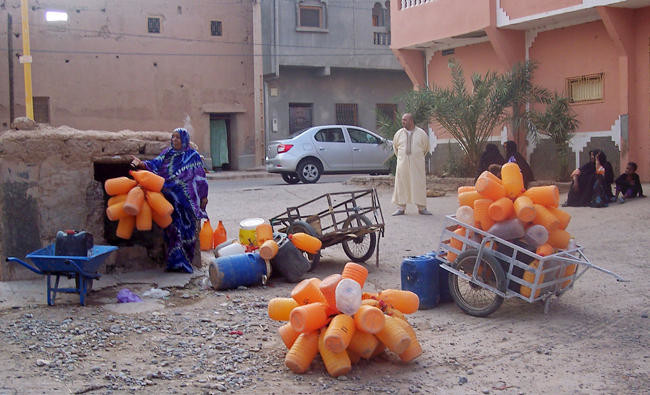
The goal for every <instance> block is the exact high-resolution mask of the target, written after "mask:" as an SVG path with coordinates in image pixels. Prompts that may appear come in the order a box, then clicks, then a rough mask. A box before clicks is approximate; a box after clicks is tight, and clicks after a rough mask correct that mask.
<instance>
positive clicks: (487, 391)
mask: <svg viewBox="0 0 650 395" xmlns="http://www.w3.org/2000/svg"><path fill="white" fill-rule="evenodd" d="M481 392H482V393H484V394H489V393H490V390H489V389H487V388H486V389H484V390H483V391H481Z"/></svg>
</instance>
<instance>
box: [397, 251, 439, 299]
mask: <svg viewBox="0 0 650 395" xmlns="http://www.w3.org/2000/svg"><path fill="white" fill-rule="evenodd" d="M438 271H439V270H438V264H436V263H435V258H434V257H432V256H430V255H420V256H411V257H408V258H406V259H404V260H403V261H402V267H401V274H402V289H403V290H406V291H411V292H413V293H415V294H416V295H417V296H418V297H419V298H420V310H425V309H432V308H434V307H436V306H437V305H438V302H439V300H440V293H439V290H438V288H439V285H438V282H439V281H440V280H439V279H438Z"/></svg>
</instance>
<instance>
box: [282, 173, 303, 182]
mask: <svg viewBox="0 0 650 395" xmlns="http://www.w3.org/2000/svg"><path fill="white" fill-rule="evenodd" d="M282 179H283V180H284V182H286V183H287V184H297V183H299V182H300V178H298V175H297V174H296V173H282Z"/></svg>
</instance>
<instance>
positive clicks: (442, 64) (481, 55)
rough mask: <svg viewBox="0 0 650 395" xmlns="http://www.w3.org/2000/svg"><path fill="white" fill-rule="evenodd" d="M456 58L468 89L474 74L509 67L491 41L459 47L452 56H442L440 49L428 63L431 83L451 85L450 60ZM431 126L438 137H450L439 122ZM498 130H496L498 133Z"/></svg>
mask: <svg viewBox="0 0 650 395" xmlns="http://www.w3.org/2000/svg"><path fill="white" fill-rule="evenodd" d="M452 58H453V59H455V60H456V61H457V62H458V63H459V64H460V65H461V66H462V67H463V74H464V76H465V83H466V87H467V89H471V88H472V78H471V77H472V74H474V73H478V74H481V75H484V74H485V73H486V72H487V71H494V72H497V73H504V72H506V71H507V70H508V68H506V67H504V65H503V63H502V62H501V61H500V60H499V57H498V56H497V54H496V53H495V52H494V49H493V48H492V45H490V43H489V42H485V43H480V44H474V45H469V46H466V47H458V48H456V49H455V53H454V54H453V55H451V56H442V55H441V53H440V51H438V52H436V53H435V54H434V56H433V57H432V58H431V61H430V62H429V64H428V68H429V84H430V86H433V85H437V86H439V87H449V86H451V70H450V69H449V66H448V62H449V60H451V59H452ZM431 128H432V129H433V130H434V131H435V133H436V136H437V137H438V138H450V137H451V135H450V134H449V133H447V132H446V131H445V130H444V129H442V127H441V126H440V125H439V124H438V123H437V122H435V121H434V122H431ZM497 132H498V131H495V133H497Z"/></svg>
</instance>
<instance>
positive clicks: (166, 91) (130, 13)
mask: <svg viewBox="0 0 650 395" xmlns="http://www.w3.org/2000/svg"><path fill="white" fill-rule="evenodd" d="M30 5H31V7H30V9H29V24H30V39H31V48H32V55H33V64H32V78H33V95H34V96H47V97H49V98H50V123H51V124H52V125H55V126H56V125H70V126H73V127H76V128H79V129H100V130H109V131H116V130H122V129H133V130H171V129H172V128H174V127H179V126H183V125H186V126H187V125H188V124H190V125H191V126H192V127H193V129H194V133H193V136H192V139H193V141H195V142H196V143H197V144H198V146H199V148H200V151H201V153H203V154H209V145H210V132H209V113H210V112H214V113H225V114H231V116H232V117H233V118H234V119H235V122H233V125H235V129H234V130H232V136H233V137H234V144H233V147H232V151H233V152H232V155H231V156H232V159H233V163H232V167H234V168H238V167H242V166H244V167H250V166H251V165H255V164H254V163H253V162H255V160H249V158H250V157H251V156H252V157H253V158H254V157H255V155H254V154H255V152H254V150H255V149H256V145H255V144H251V145H249V144H248V143H247V142H248V141H250V140H254V137H255V136H254V134H255V133H256V132H255V127H254V112H255V110H256V106H255V105H254V99H253V78H254V65H253V56H252V54H253V48H252V47H253V45H252V44H253V38H252V31H253V27H252V23H253V20H252V3H251V2H250V1H243V0H242V1H227V2H221V1H211V0H196V1H194V0H193V1H190V0H177V1H169V0H139V1H131V0H114V1H105V0H83V1H80V0H73V1H66V2H60V1H59V2H47V3H45V2H37V1H32V2H30ZM48 10H56V11H66V12H67V13H68V18H69V19H68V21H67V22H57V23H48V22H46V21H45V13H46V11H48ZM8 13H9V14H11V15H12V17H13V31H14V34H13V35H12V40H13V47H14V50H15V53H16V54H17V53H22V43H21V40H22V38H21V37H20V31H21V15H20V1H19V0H7V1H3V2H2V6H1V7H0V32H2V33H3V35H2V36H0V37H2V40H4V42H3V43H1V44H0V47H3V48H6V45H7V44H6V34H4V33H5V32H6V31H7V14H8ZM151 16H156V17H160V18H161V32H160V33H159V34H153V33H148V31H147V17H151ZM211 20H219V21H222V27H223V35H222V36H211V33H210V21H211ZM12 61H13V62H14V84H15V100H16V116H19V115H24V113H25V107H24V88H23V67H22V65H21V64H19V63H18V59H17V57H16V56H12ZM0 64H2V66H0V67H2V69H3V70H6V64H7V52H6V51H2V52H1V53H0ZM0 75H2V76H3V78H0V120H1V121H2V123H4V124H5V127H6V126H7V124H8V122H9V121H10V120H9V109H8V105H9V104H8V103H9V100H8V93H7V92H8V78H7V73H6V72H4V71H3V72H2V73H0ZM259 132H260V133H261V131H259ZM249 162H250V163H249ZM260 164H261V163H258V164H257V165H260Z"/></svg>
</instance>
